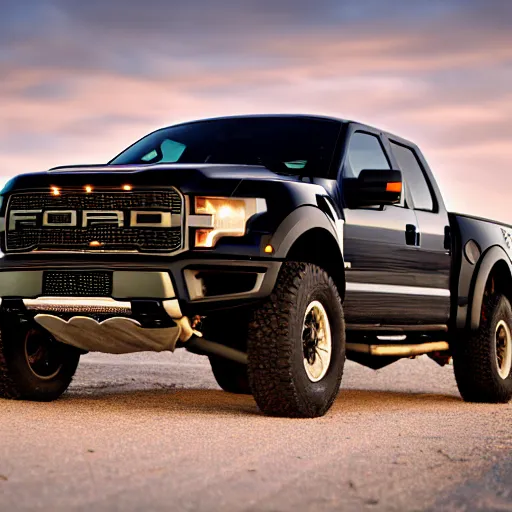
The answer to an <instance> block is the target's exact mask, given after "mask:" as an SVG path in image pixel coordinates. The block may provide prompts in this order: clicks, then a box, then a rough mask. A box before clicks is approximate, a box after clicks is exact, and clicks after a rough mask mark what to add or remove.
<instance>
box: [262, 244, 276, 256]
mask: <svg viewBox="0 0 512 512" xmlns="http://www.w3.org/2000/svg"><path fill="white" fill-rule="evenodd" d="M264 251H265V252H266V253H267V254H272V253H273V252H274V248H273V247H272V246H271V245H270V244H269V245H266V246H265V249H264Z"/></svg>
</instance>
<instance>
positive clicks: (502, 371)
mask: <svg viewBox="0 0 512 512" xmlns="http://www.w3.org/2000/svg"><path fill="white" fill-rule="evenodd" d="M495 338H496V362H497V364H498V373H499V376H500V377H501V378H502V379H503V380H505V379H508V377H509V376H510V372H511V370H512V336H511V333H510V328H509V326H508V325H507V323H506V322H505V321H504V320H500V321H499V322H498V324H497V325H496V336H495Z"/></svg>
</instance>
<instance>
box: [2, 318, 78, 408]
mask: <svg viewBox="0 0 512 512" xmlns="http://www.w3.org/2000/svg"><path fill="white" fill-rule="evenodd" d="M79 359H80V352H79V351H78V349H76V348H75V347H71V346H69V345H64V344H63V343H59V342H58V341H56V340H55V339H54V338H53V337H52V336H51V335H50V334H49V333H48V332H47V331H45V330H44V329H42V328H41V327H39V326H38V325H37V324H34V323H32V322H22V323H17V322H16V323H14V322H13V323H12V324H11V323H10V322H8V321H6V320H5V319H3V320H2V325H1V327H0V397H1V398H17V399H25V400H34V401H42V402H48V401H51V400H55V399H56V398H58V397H59V396H60V395H61V394H62V393H64V391H66V389H67V388H68V386H69V384H70V383H71V379H72V378H73V375H74V374H75V371H76V368H77V366H78V361H79Z"/></svg>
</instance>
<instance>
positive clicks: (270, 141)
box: [110, 117, 341, 177]
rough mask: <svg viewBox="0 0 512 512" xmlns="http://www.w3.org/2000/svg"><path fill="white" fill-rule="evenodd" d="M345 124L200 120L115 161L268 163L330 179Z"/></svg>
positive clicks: (311, 120) (152, 139)
mask: <svg viewBox="0 0 512 512" xmlns="http://www.w3.org/2000/svg"><path fill="white" fill-rule="evenodd" d="M340 128H341V123H340V122H338V121H334V120H329V119H320V118H293V117H289V118H283V117H254V118H228V119H215V120H209V121H200V122H194V123H189V124H183V125H177V126H173V127H170V128H164V129H162V130H158V131H156V132H154V133H152V134H150V135H148V136H147V137H144V138H143V139H141V140H140V141H139V142H136V143H135V144H134V145H133V146H131V147H129V148H128V149H127V150H126V151H124V152H123V153H121V154H120V155H119V156H117V157H116V158H114V160H112V161H111V162H110V164H111V165H113V164H121V165H136V164H156V163H180V164H182V163H183V164H184V163H187V164H189V163H191V164H205V163H208V164H245V165H264V166H266V167H268V168H269V169H272V170H274V171H276V172H283V173H288V174H301V175H305V176H318V177H327V176H328V174H329V168H330V166H331V163H332V160H333V155H334V152H335V147H336V142H337V140H338V135H339V132H340Z"/></svg>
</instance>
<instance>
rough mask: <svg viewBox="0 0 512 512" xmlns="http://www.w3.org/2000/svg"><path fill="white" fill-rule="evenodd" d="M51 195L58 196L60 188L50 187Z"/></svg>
mask: <svg viewBox="0 0 512 512" xmlns="http://www.w3.org/2000/svg"><path fill="white" fill-rule="evenodd" d="M52 195H54V196H60V188H58V187H52Z"/></svg>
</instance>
